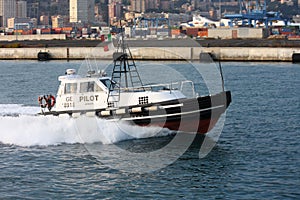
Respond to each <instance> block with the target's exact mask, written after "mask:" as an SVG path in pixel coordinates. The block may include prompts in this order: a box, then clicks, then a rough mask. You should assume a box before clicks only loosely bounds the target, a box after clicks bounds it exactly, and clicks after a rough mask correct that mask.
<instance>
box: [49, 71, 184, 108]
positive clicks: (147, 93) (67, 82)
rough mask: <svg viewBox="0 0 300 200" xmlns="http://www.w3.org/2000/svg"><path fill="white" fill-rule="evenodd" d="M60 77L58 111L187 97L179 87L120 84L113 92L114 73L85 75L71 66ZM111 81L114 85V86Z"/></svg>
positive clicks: (116, 106) (120, 105) (118, 106)
mask: <svg viewBox="0 0 300 200" xmlns="http://www.w3.org/2000/svg"><path fill="white" fill-rule="evenodd" d="M58 80H59V81H60V86H59V88H58V92H57V96H56V107H55V109H54V110H55V111H57V112H60V111H87V110H101V109H109V107H114V108H121V107H128V106H135V105H136V106H138V105H143V104H149V103H158V102H164V101H169V100H175V99H183V98H186V97H185V96H184V95H183V94H182V93H181V92H180V91H179V90H172V89H171V90H170V89H162V90H158V91H153V90H151V87H147V89H146V90H140V91H134V90H130V89H128V88H127V89H124V88H120V89H119V90H112V91H110V92H109V88H110V89H114V86H115V85H116V83H114V82H113V81H111V78H110V77H106V76H103V75H100V74H98V75H97V76H96V75H95V74H89V75H88V76H87V77H81V76H79V75H77V74H76V70H74V69H68V70H67V71H66V74H65V75H64V76H60V77H59V78H58ZM110 84H113V85H112V86H111V87H110ZM145 88H146V87H145ZM119 91H120V93H119ZM118 93H119V95H118ZM108 101H109V103H110V102H117V105H116V104H114V105H113V106H111V105H110V106H109V103H108Z"/></svg>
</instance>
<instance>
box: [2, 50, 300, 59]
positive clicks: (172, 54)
mask: <svg viewBox="0 0 300 200" xmlns="http://www.w3.org/2000/svg"><path fill="white" fill-rule="evenodd" d="M130 49H131V52H132V55H133V57H134V58H135V59H142V60H143V59H145V60H199V59H200V53H203V52H206V53H211V54H213V55H214V56H215V57H216V58H217V59H220V60H221V61H292V55H293V53H300V48H270V47H133V48H130ZM40 51H46V52H48V53H49V54H50V55H51V58H52V59H58V60H59V59H70V60H75V59H77V60H78V59H85V58H96V59H112V53H113V52H114V49H113V48H112V47H49V48H0V59H2V60H9V59H37V54H38V52H40Z"/></svg>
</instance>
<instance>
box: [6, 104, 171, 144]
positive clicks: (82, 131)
mask: <svg viewBox="0 0 300 200" xmlns="http://www.w3.org/2000/svg"><path fill="white" fill-rule="evenodd" d="M0 108H1V111H0V142H1V143H3V144H12V145H18V146H48V145H59V144H63V143H67V144H74V143H82V144H83V143H96V142H100V143H102V144H113V143H116V142H119V141H123V140H129V139H134V138H147V137H153V136H162V135H168V134H171V132H170V131H168V130H165V129H161V128H159V127H139V126H132V125H128V124H124V123H121V122H108V121H106V120H103V119H99V118H96V117H84V116H83V117H79V118H71V117H68V116H66V117H57V116H36V115H34V114H35V113H37V112H38V111H39V108H38V107H26V106H22V105H14V104H12V105H0Z"/></svg>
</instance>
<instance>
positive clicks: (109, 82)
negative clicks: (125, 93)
mask: <svg viewBox="0 0 300 200" xmlns="http://www.w3.org/2000/svg"><path fill="white" fill-rule="evenodd" d="M100 81H101V82H102V83H103V85H105V87H107V88H108V89H109V88H110V85H111V84H112V88H114V87H115V85H116V83H115V82H112V81H111V80H110V79H100Z"/></svg>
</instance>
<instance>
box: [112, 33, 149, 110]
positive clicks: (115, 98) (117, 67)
mask: <svg viewBox="0 0 300 200" xmlns="http://www.w3.org/2000/svg"><path fill="white" fill-rule="evenodd" d="M113 62H114V66H113V72H112V76H111V79H112V83H113V84H110V86H109V95H108V98H107V102H108V107H110V108H118V102H119V101H120V93H121V92H136V91H145V88H144V85H143V83H142V80H141V78H140V75H139V73H138V70H137V68H136V65H135V62H134V60H133V57H132V54H131V51H130V49H129V47H128V44H127V43H126V42H125V39H124V31H123V28H122V29H121V35H120V37H119V40H118V45H117V49H116V51H115V52H114V53H113Z"/></svg>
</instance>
